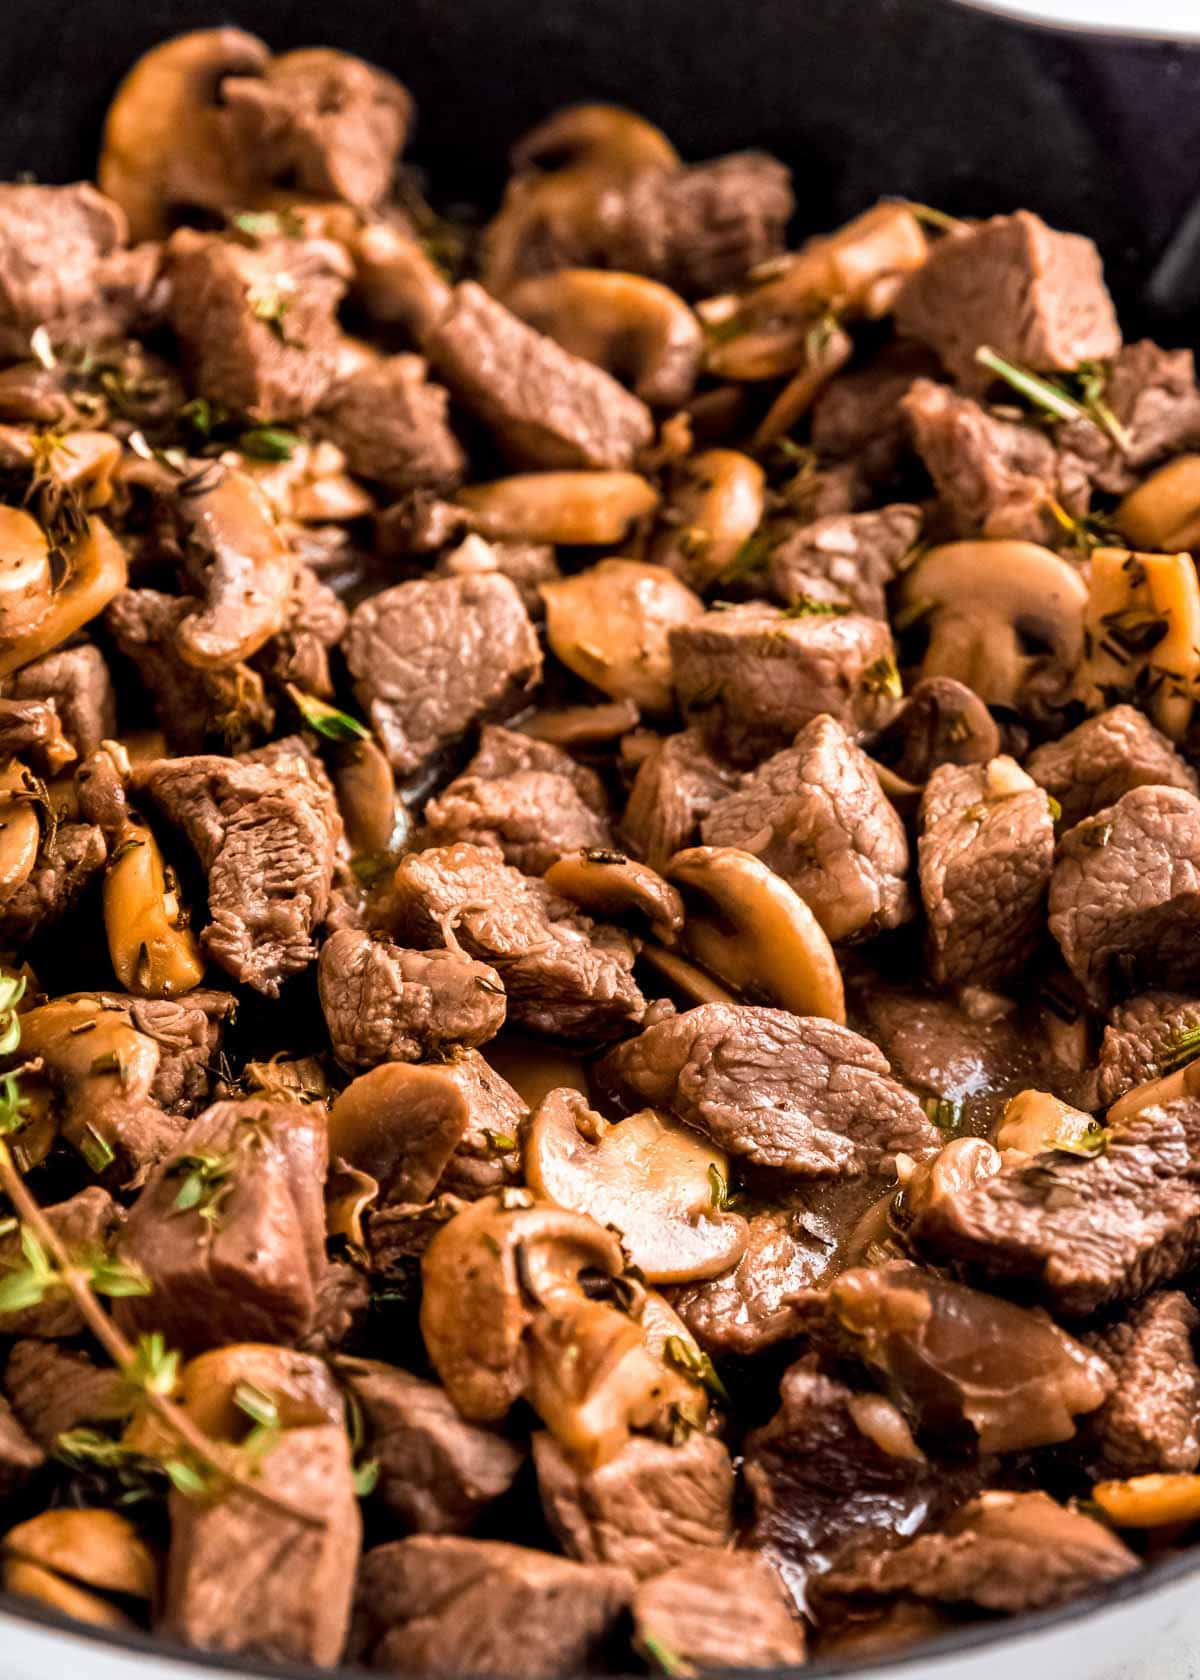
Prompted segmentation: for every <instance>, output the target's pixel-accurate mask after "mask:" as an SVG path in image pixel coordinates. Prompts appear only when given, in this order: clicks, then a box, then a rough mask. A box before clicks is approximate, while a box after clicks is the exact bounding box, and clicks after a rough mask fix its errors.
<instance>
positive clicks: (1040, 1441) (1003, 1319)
mask: <svg viewBox="0 0 1200 1680" xmlns="http://www.w3.org/2000/svg"><path fill="white" fill-rule="evenodd" d="M800 1308H801V1325H802V1329H803V1330H804V1331H806V1332H807V1333H808V1335H809V1337H810V1338H811V1340H812V1342H813V1343H814V1345H815V1346H816V1347H817V1349H818V1350H819V1351H824V1352H826V1353H828V1354H830V1355H831V1357H833V1358H847V1357H848V1358H852V1359H857V1360H861V1362H862V1363H863V1364H864V1365H865V1366H867V1367H868V1369H869V1370H870V1371H871V1372H872V1373H873V1374H874V1376H875V1377H876V1378H877V1379H878V1380H879V1381H880V1382H881V1383H882V1384H883V1385H884V1386H885V1387H886V1389H887V1392H888V1394H889V1395H890V1396H891V1397H892V1398H893V1399H894V1400H895V1401H896V1402H897V1403H898V1404H899V1405H900V1407H901V1408H902V1409H903V1411H904V1413H905V1414H906V1416H907V1417H909V1418H910V1419H911V1420H912V1421H913V1423H914V1424H915V1425H916V1427H917V1428H918V1430H919V1431H920V1433H921V1436H922V1438H924V1439H925V1440H927V1441H931V1442H933V1443H935V1444H937V1445H938V1446H940V1447H942V1448H944V1447H946V1446H947V1445H948V1444H951V1443H953V1442H955V1441H956V1438H957V1443H958V1444H959V1445H960V1446H961V1447H963V1448H964V1449H967V1450H969V1449H970V1448H971V1447H972V1446H975V1445H976V1444H977V1445H978V1449H979V1451H980V1452H986V1453H1000V1452H1017V1451H1020V1450H1022V1449H1024V1448H1029V1447H1041V1446H1048V1445H1050V1444H1052V1443H1053V1442H1056V1441H1068V1440H1070V1438H1071V1437H1072V1435H1074V1433H1075V1429H1076V1421H1075V1420H1076V1419H1077V1418H1078V1417H1080V1416H1081V1415H1082V1414H1084V1413H1086V1412H1094V1411H1095V1410H1096V1408H1097V1407H1098V1406H1099V1405H1101V1404H1102V1402H1103V1401H1104V1400H1105V1399H1106V1398H1107V1397H1108V1395H1109V1393H1110V1392H1111V1391H1112V1387H1113V1374H1112V1372H1111V1370H1110V1369H1109V1367H1108V1365H1107V1364H1106V1363H1105V1361H1104V1360H1103V1359H1102V1358H1100V1357H1099V1356H1098V1355H1096V1354H1095V1353H1090V1352H1089V1351H1088V1349H1087V1348H1085V1347H1084V1346H1083V1344H1082V1343H1080V1342H1077V1341H1076V1340H1075V1339H1074V1337H1072V1336H1068V1335H1067V1333H1066V1332H1065V1331H1064V1330H1060V1329H1059V1328H1058V1326H1057V1325H1056V1324H1052V1323H1051V1322H1050V1320H1049V1319H1048V1318H1046V1317H1045V1316H1044V1315H1042V1314H1040V1313H1036V1312H1027V1311H1026V1310H1025V1309H1024V1308H1023V1307H1017V1306H1014V1305H1013V1304H1012V1302H1010V1301H1002V1300H1000V1299H999V1298H998V1297H997V1296H995V1295H984V1294H982V1293H981V1292H980V1291H979V1290H975V1289H966V1288H964V1287H963V1285H962V1284H958V1283H948V1282H946V1281H944V1280H943V1279H942V1278H940V1277H937V1276H936V1275H935V1274H934V1273H932V1272H926V1271H923V1270H922V1269H921V1268H920V1267H919V1266H910V1265H907V1264H905V1263H903V1262H898V1263H894V1264H889V1265H884V1266H874V1267H854V1268H852V1269H851V1270H850V1271H847V1272H843V1273H842V1274H841V1276H840V1277H838V1278H837V1279H836V1280H835V1281H834V1282H833V1283H832V1284H831V1286H830V1287H829V1289H828V1290H827V1291H826V1292H825V1293H824V1294H820V1295H819V1294H817V1293H816V1292H815V1291H813V1292H810V1293H809V1294H807V1295H806V1296H804V1297H803V1298H802V1300H801V1302H800Z"/></svg>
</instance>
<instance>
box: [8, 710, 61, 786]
mask: <svg viewBox="0 0 1200 1680" xmlns="http://www.w3.org/2000/svg"><path fill="white" fill-rule="evenodd" d="M75 757H76V752H75V748H74V747H73V746H72V745H71V743H70V742H69V741H68V740H67V738H66V736H65V735H64V734H63V732H62V726H61V724H60V723H59V721H58V712H57V710H56V708H55V705H54V702H53V700H3V699H0V761H2V762H4V763H5V764H7V763H8V761H9V759H11V758H19V759H21V760H22V762H23V763H24V764H25V765H26V767H27V768H32V769H36V770H37V771H38V772H39V773H40V774H41V775H43V776H56V775H57V774H58V772H59V771H60V770H62V769H63V768H64V767H65V766H66V765H68V764H71V763H72V762H73V761H74V759H75Z"/></svg>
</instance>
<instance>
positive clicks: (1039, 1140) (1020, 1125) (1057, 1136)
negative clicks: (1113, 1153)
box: [994, 1091, 1104, 1155]
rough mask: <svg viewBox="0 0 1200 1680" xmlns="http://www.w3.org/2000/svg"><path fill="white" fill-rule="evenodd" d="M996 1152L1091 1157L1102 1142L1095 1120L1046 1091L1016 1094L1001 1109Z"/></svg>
mask: <svg viewBox="0 0 1200 1680" xmlns="http://www.w3.org/2000/svg"><path fill="white" fill-rule="evenodd" d="M994 1136H995V1144H996V1148H997V1149H1001V1150H1003V1151H1004V1152H1005V1153H1006V1154H1007V1153H1008V1152H1009V1151H1010V1150H1012V1151H1016V1152H1019V1153H1020V1154H1022V1155H1044V1154H1046V1153H1047V1152H1048V1151H1049V1150H1052V1149H1060V1150H1063V1151H1065V1153H1067V1154H1068V1155H1094V1154H1096V1153H1097V1152H1098V1150H1099V1148H1100V1145H1101V1143H1102V1141H1103V1137H1104V1133H1103V1128H1102V1127H1101V1126H1100V1123H1099V1121H1097V1120H1095V1119H1093V1117H1092V1116H1091V1115H1090V1114H1085V1113H1084V1112H1083V1110H1082V1109H1079V1108H1072V1106H1071V1104H1070V1103H1065V1102H1063V1101H1062V1099H1061V1098H1059V1097H1055V1096H1052V1095H1051V1094H1050V1092H1049V1091H1020V1092H1018V1093H1017V1095H1016V1096H1015V1097H1013V1099H1012V1101H1011V1102H1010V1103H1009V1104H1008V1106H1007V1107H1006V1108H1005V1110H1004V1113H1003V1114H1002V1115H1001V1116H1000V1122H999V1124H998V1125H997V1127H996V1131H995V1134H994Z"/></svg>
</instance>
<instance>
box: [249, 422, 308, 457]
mask: <svg viewBox="0 0 1200 1680" xmlns="http://www.w3.org/2000/svg"><path fill="white" fill-rule="evenodd" d="M303 442H304V439H303V438H302V437H301V436H300V435H299V434H298V433H297V432H287V431H284V429H283V427H282V426H255V427H254V428H253V429H252V430H251V431H248V432H243V433H242V434H241V436H240V437H239V438H238V443H237V446H238V448H239V449H240V450H241V452H242V454H243V455H249V456H251V458H252V459H254V460H256V461H290V460H291V458H292V456H293V455H294V454H295V452H296V450H297V449H299V447H300V445H301V444H302V443H303Z"/></svg>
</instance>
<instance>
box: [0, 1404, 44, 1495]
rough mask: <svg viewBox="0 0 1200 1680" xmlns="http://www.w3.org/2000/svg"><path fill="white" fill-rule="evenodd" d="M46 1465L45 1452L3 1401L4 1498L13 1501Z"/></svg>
mask: <svg viewBox="0 0 1200 1680" xmlns="http://www.w3.org/2000/svg"><path fill="white" fill-rule="evenodd" d="M45 1462H46V1458H45V1454H44V1453H43V1452H42V1449H41V1448H40V1447H39V1446H38V1444H37V1442H36V1441H33V1440H31V1439H30V1438H29V1436H28V1435H26V1433H25V1431H24V1430H23V1429H22V1428H21V1425H20V1424H19V1423H18V1422H17V1420H16V1418H15V1417H14V1416H13V1413H12V1408H11V1407H10V1406H9V1403H8V1401H7V1400H3V1399H0V1497H2V1498H4V1499H11V1498H12V1496H13V1495H14V1494H15V1493H17V1492H19V1490H20V1489H21V1488H22V1487H23V1486H24V1484H25V1483H26V1482H27V1481H28V1480H29V1479H30V1477H31V1476H32V1475H33V1474H34V1472H35V1471H37V1470H40V1469H41V1467H42V1465H43V1464H44V1463H45Z"/></svg>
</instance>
